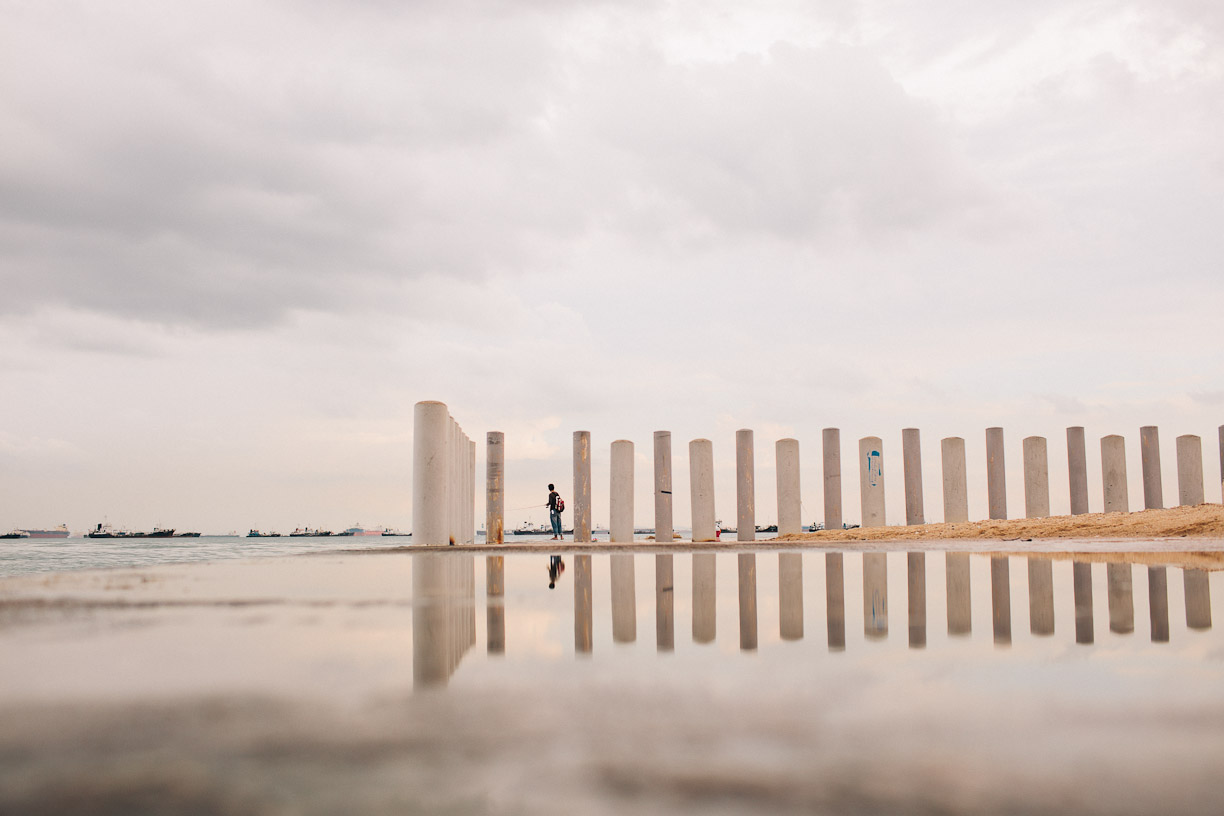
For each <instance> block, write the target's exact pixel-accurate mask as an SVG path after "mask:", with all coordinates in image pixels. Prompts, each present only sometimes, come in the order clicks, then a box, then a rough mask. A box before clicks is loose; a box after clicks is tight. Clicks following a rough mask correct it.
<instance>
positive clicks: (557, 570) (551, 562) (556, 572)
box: [548, 555, 565, 589]
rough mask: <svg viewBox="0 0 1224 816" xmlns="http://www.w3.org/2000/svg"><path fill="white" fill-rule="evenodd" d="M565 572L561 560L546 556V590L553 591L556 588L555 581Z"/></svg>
mask: <svg viewBox="0 0 1224 816" xmlns="http://www.w3.org/2000/svg"><path fill="white" fill-rule="evenodd" d="M563 572H565V562H564V561H562V560H561V556H559V555H550V556H548V588H549V589H553V588H554V587H556V586H557V579H558V578H560V577H561V573H563Z"/></svg>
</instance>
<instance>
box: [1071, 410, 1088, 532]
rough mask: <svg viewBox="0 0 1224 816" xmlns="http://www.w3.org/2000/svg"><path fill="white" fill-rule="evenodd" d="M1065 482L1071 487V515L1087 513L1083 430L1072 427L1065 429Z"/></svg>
mask: <svg viewBox="0 0 1224 816" xmlns="http://www.w3.org/2000/svg"><path fill="white" fill-rule="evenodd" d="M1067 480H1068V482H1069V483H1070V486H1071V515H1073V516H1081V515H1083V514H1084V513H1087V512H1088V452H1087V448H1085V446H1084V429H1083V427H1081V426H1079V425H1073V426H1072V427H1070V428H1068V429H1067Z"/></svg>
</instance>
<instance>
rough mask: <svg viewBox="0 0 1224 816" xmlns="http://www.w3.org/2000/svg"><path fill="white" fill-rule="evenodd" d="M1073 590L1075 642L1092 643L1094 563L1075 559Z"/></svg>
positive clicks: (1072, 576)
mask: <svg viewBox="0 0 1224 816" xmlns="http://www.w3.org/2000/svg"><path fill="white" fill-rule="evenodd" d="M1071 590H1072V594H1073V596H1074V599H1075V642H1076V643H1084V644H1090V643H1092V642H1093V640H1094V639H1095V638H1094V633H1093V625H1092V563H1091V562H1082V561H1075V562H1073V563H1072V564H1071Z"/></svg>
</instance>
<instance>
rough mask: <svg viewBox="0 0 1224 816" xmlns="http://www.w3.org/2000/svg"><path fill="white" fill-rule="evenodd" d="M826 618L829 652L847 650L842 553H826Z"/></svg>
mask: <svg viewBox="0 0 1224 816" xmlns="http://www.w3.org/2000/svg"><path fill="white" fill-rule="evenodd" d="M825 617H826V619H827V620H828V622H829V651H830V652H840V651H842V650H843V649H845V648H846V583H845V565H844V564H843V559H842V554H841V553H825Z"/></svg>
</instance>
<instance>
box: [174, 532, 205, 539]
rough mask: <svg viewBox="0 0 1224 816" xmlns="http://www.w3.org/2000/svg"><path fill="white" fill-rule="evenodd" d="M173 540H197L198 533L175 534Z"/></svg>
mask: <svg viewBox="0 0 1224 816" xmlns="http://www.w3.org/2000/svg"><path fill="white" fill-rule="evenodd" d="M174 537H175V538H199V537H200V534H199V533H175V534H174Z"/></svg>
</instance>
